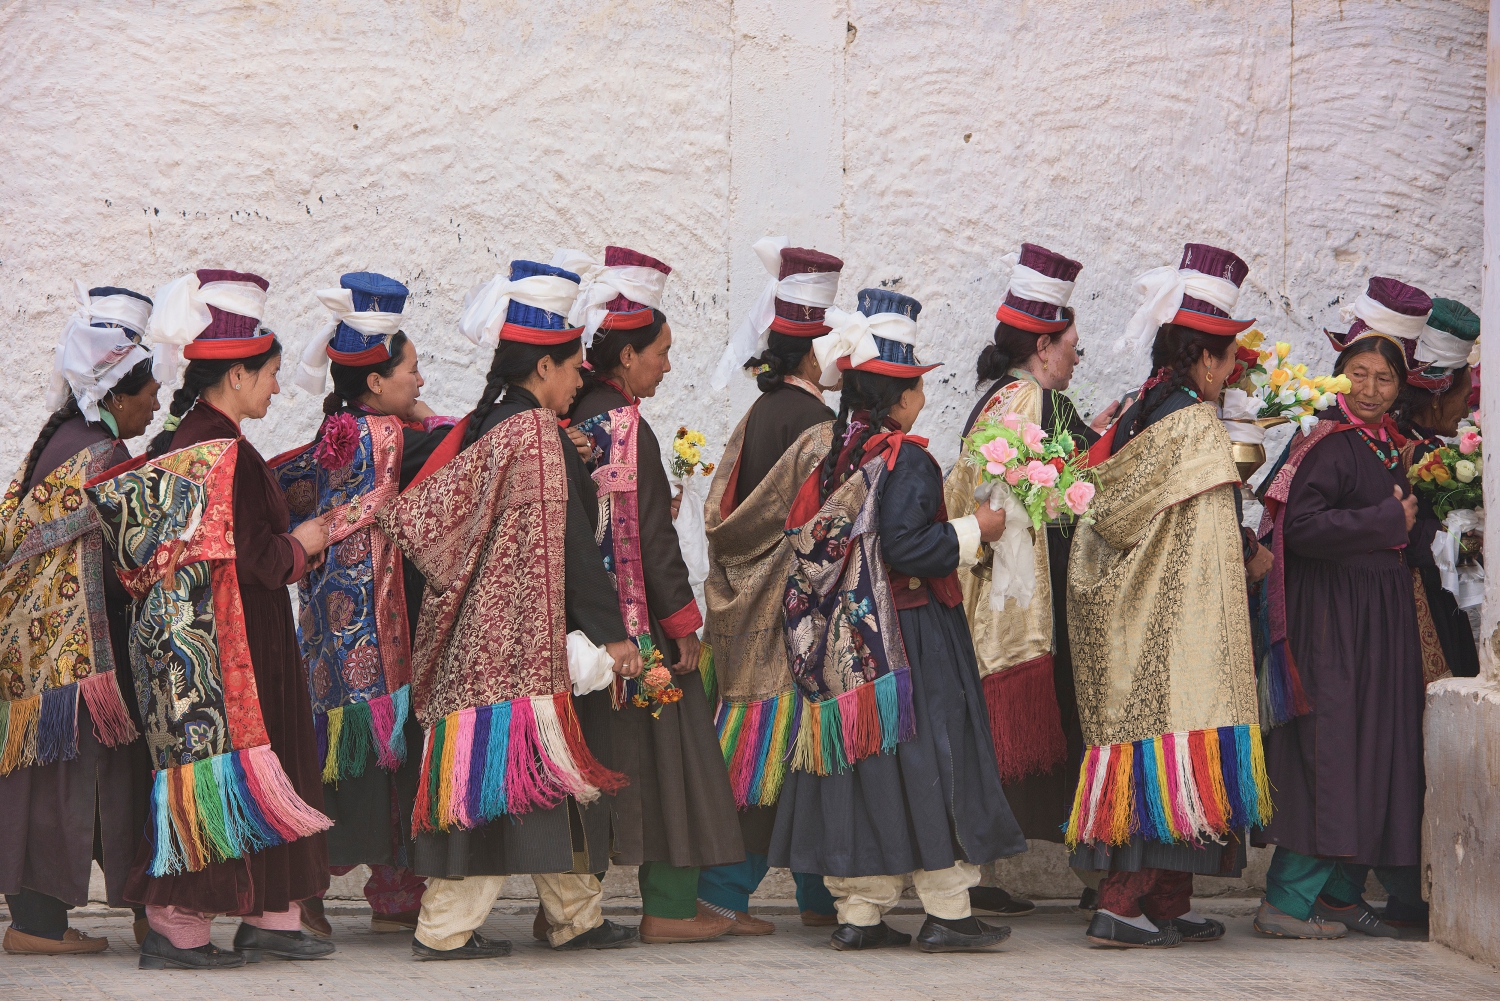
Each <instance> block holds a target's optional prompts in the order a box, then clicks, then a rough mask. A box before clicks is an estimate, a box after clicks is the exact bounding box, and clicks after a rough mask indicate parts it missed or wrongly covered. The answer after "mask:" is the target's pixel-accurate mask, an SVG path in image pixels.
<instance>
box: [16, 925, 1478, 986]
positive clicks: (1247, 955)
mask: <svg viewBox="0 0 1500 1001" xmlns="http://www.w3.org/2000/svg"><path fill="white" fill-rule="evenodd" d="M1239 910H1241V911H1243V910H1244V909H1243V908H1239ZM1221 916H1224V917H1225V919H1226V920H1227V921H1228V923H1229V929H1230V931H1229V936H1228V937H1227V938H1226V939H1225V940H1224V941H1222V942H1220V943H1217V944H1212V945H1198V946H1182V947H1179V948H1177V949H1173V950H1169V951H1163V952H1144V951H1115V950H1102V949H1091V948H1088V947H1087V945H1086V943H1085V941H1084V937H1083V930H1084V921H1083V918H1082V917H1081V916H1080V915H1079V914H1077V913H1075V912H1068V911H1063V910H1053V911H1051V912H1049V913H1039V914H1036V915H1033V916H1029V917H1025V918H1016V919H1013V920H1012V922H1011V927H1012V928H1013V929H1014V934H1013V935H1012V936H1011V939H1010V941H1009V942H1007V943H1006V944H1005V945H1004V946H1003V947H1002V948H1001V950H1000V951H999V952H997V953H994V954H989V955H977V956H976V955H959V956H924V955H922V954H920V953H918V952H917V951H916V949H915V948H907V949H886V950H880V951H877V952H871V953H853V954H851V953H839V952H834V951H833V950H832V949H830V948H828V945H827V939H828V932H827V930H826V929H812V928H804V927H803V926H802V924H801V922H800V921H799V920H798V918H796V917H795V916H793V915H786V916H778V917H775V918H774V920H775V922H776V926H777V933H776V934H775V935H773V936H770V937H768V938H761V939H722V940H720V941H718V942H710V943H704V944H700V945H679V946H642V945H637V946H634V947H631V948H627V949H620V950H616V951H613V952H601V953H586V954H581V955H579V954H572V953H563V954H554V953H552V952H551V951H550V950H548V949H547V948H545V947H544V946H542V945H541V944H539V943H536V942H534V941H533V940H532V938H531V913H529V912H528V913H521V914H504V913H501V912H500V911H498V910H497V911H496V912H494V913H493V914H492V915H491V916H490V920H489V922H488V923H487V924H486V925H485V927H484V931H485V933H486V934H495V935H500V936H503V937H505V938H509V939H511V940H512V941H513V942H514V943H515V951H514V953H513V954H512V955H511V956H510V958H508V959H499V960H477V961H471V962H462V963H418V962H414V961H413V960H412V958H411V952H410V945H409V943H410V936H409V935H405V934H400V935H391V934H383V935H376V934H372V933H371V932H370V931H369V927H368V917H367V915H363V914H341V915H333V916H331V921H332V923H333V925H334V934H335V938H336V940H337V942H338V945H339V951H338V953H336V954H335V955H334V956H333V957H332V958H330V959H328V960H324V961H321V962H306V963H288V962H282V961H278V960H267V961H266V962H265V963H263V964H260V965H257V966H247V967H244V968H242V969H239V970H230V971H226V972H223V973H219V974H213V975H204V974H197V973H185V972H170V971H169V972H160V973H158V972H147V971H141V970H137V969H136V949H135V945H134V940H133V939H132V937H131V934H130V922H129V918H128V917H80V918H78V919H77V921H76V922H75V923H76V924H77V925H78V927H80V928H82V929H83V930H85V931H87V932H88V933H90V934H93V935H99V934H104V935H108V936H109V937H110V950H109V951H108V952H106V953H103V954H100V955H97V956H83V957H77V958H74V959H69V960H56V959H49V958H42V957H33V956H6V955H0V997H3V998H5V999H7V1001H8V999H12V998H14V999H17V1001H20V999H25V1001H44V999H52V998H67V999H93V998H132V999H133V998H145V999H171V998H187V997H191V998H195V999H201V1001H214V999H218V998H226V999H236V1001H239V999H259V998H309V999H326V998H359V999H370V998H422V999H427V998H437V997H440V996H442V997H467V998H482V997H496V998H504V999H505V1001H522V999H532V998H587V999H605V998H621V999H635V1001H640V999H650V998H692V999H695V1001H710V999H712V1001H718V999H737V998H804V997H805V998H809V999H814V1001H822V999H831V998H857V999H860V1001H876V999H883V998H942V999H944V1001H953V999H957V998H970V997H973V998H984V997H1002V998H1006V999H1012V998H1017V999H1019V998H1046V999H1048V1001H1067V999H1073V998H1077V999H1080V1001H1112V999H1116V998H1120V999H1125V998H1129V999H1147V998H1149V999H1153V1001H1154V999H1165V998H1171V999H1198V998H1201V999H1205V1001H1227V999H1233V998H1259V999H1273V998H1274V999H1278V1001H1279V999H1294V998H1318V999H1319V1001H1327V999H1331V998H1338V999H1364V998H1370V999H1377V998H1378V999H1379V1001H1403V999H1408V998H1410V999H1417V998H1443V999H1465V1001H1478V999H1482V998H1496V999H1500V977H1497V975H1496V973H1495V971H1494V970H1492V969H1491V968H1489V967H1487V966H1482V965H1480V964H1478V963H1475V962H1472V961H1470V960H1468V959H1464V958H1462V957H1460V956H1458V955H1456V954H1454V953H1452V952H1450V951H1448V950H1446V949H1444V948H1443V947H1441V946H1438V945H1431V944H1428V943H1425V942H1392V941H1389V940H1383V939H1368V938H1363V937H1361V936H1350V937H1349V938H1348V939H1346V940H1344V941H1341V942H1335V943H1313V942H1277V941H1270V940H1266V939H1261V938H1258V937H1255V936H1254V935H1253V933H1252V932H1251V930H1250V918H1249V916H1248V915H1247V914H1244V913H1240V914H1238V915H1236V916H1228V915H1222V914H1221ZM617 920H621V921H625V922H630V923H634V921H635V919H634V918H632V917H623V916H622V917H620V918H618V919H617ZM890 920H891V923H892V924H893V925H895V926H896V927H897V928H900V929H901V930H903V931H907V932H912V933H915V932H916V931H917V929H918V928H919V927H920V925H921V921H922V918H921V915H920V914H900V915H894V916H892V918H891V919H890ZM234 928H235V922H234V921H232V920H226V919H220V920H219V921H218V922H216V923H215V927H214V940H215V941H216V942H218V943H219V944H220V945H223V946H227V945H229V943H230V941H231V940H232V938H233V935H234Z"/></svg>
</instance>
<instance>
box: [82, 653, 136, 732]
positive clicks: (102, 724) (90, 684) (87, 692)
mask: <svg viewBox="0 0 1500 1001" xmlns="http://www.w3.org/2000/svg"><path fill="white" fill-rule="evenodd" d="M78 690H79V692H80V693H82V695H83V700H84V701H85V702H87V703H88V707H89V715H90V716H91V717H93V720H94V736H95V737H98V738H99V743H101V744H103V745H104V746H105V747H119V746H122V745H124V744H128V743H130V742H131V741H132V740H134V739H135V738H136V737H139V736H140V733H139V732H138V731H137V730H136V728H135V723H133V722H132V721H131V719H130V712H129V711H128V710H127V709H126V708H125V700H124V699H122V698H121V697H120V689H119V688H118V687H116V686H115V673H114V672H113V671H104V672H102V673H100V674H91V675H89V676H88V677H87V678H84V679H83V680H82V681H80V682H79V683H78Z"/></svg>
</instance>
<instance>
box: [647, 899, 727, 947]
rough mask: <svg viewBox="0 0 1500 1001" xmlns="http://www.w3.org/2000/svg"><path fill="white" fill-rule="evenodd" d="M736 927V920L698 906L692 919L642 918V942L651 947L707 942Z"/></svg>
mask: <svg viewBox="0 0 1500 1001" xmlns="http://www.w3.org/2000/svg"><path fill="white" fill-rule="evenodd" d="M733 927H734V920H733V919H732V918H726V917H724V916H723V915H720V914H715V913H713V912H712V911H708V910H704V908H703V905H702V904H699V905H698V913H697V914H695V915H694V916H693V917H691V918H658V917H654V916H652V915H650V914H643V915H642V916H641V941H642V942H646V943H648V944H650V945H675V944H677V943H679V942H707V941H709V940H710V939H715V938H718V937H719V936H720V935H723V934H724V933H725V932H727V931H729V929H731V928H733Z"/></svg>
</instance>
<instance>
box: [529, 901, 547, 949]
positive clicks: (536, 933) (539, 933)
mask: <svg viewBox="0 0 1500 1001" xmlns="http://www.w3.org/2000/svg"><path fill="white" fill-rule="evenodd" d="M551 930H552V922H551V921H548V920H547V912H546V911H544V910H542V905H541V904H537V905H536V920H534V921H532V922H531V937H532V938H534V939H536V940H537V941H538V942H551V941H552V940H551V939H549V938H548V937H547V933H548V932H549V931H551Z"/></svg>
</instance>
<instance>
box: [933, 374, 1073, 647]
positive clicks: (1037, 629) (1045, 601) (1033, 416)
mask: <svg viewBox="0 0 1500 1001" xmlns="http://www.w3.org/2000/svg"><path fill="white" fill-rule="evenodd" d="M1011 412H1015V413H1018V414H1020V415H1021V416H1023V417H1025V418H1026V419H1027V420H1028V421H1031V422H1032V423H1034V424H1040V423H1041V422H1042V393H1041V389H1040V387H1039V386H1038V385H1037V384H1036V383H1034V382H1031V381H1030V380H1027V379H1018V380H1016V381H1015V382H1012V383H1011V384H1010V385H1008V386H1005V387H1004V388H1002V389H1001V390H1000V391H999V392H998V393H996V394H995V395H994V396H993V397H992V398H991V399H990V402H989V403H987V404H986V405H985V408H984V410H982V411H981V412H980V415H979V418H976V423H977V421H978V420H979V419H982V418H985V417H991V416H997V415H1003V414H1007V413H1011ZM979 481H980V467H979V464H978V463H977V462H975V461H974V460H973V459H972V458H970V457H968V456H967V455H964V456H961V457H960V458H959V460H958V462H957V463H955V464H954V466H953V471H952V472H950V473H949V474H948V479H947V480H946V481H945V482H944V484H943V498H944V500H945V501H946V502H947V505H948V518H949V520H950V521H951V520H953V519H955V518H962V517H964V516H965V515H970V514H973V513H974V508H975V503H974V488H975V487H976V486H978V485H979ZM1032 536H1033V546H1032V550H1033V552H1034V553H1035V556H1036V591H1035V592H1034V593H1033V594H1032V596H1031V604H1030V605H1028V606H1027V607H1026V608H1021V607H1020V606H1019V605H1017V604H1016V600H1015V599H1014V598H1008V599H1006V602H1005V610H1004V611H1001V612H996V611H994V610H992V609H991V608H990V580H989V578H988V576H985V577H980V576H979V575H978V574H976V573H975V572H974V571H976V570H979V569H981V566H982V565H980V564H976V565H975V566H973V567H970V568H969V569H967V570H964V571H962V572H960V573H959V575H958V582H959V585H960V586H961V587H962V588H963V592H964V613H965V614H966V615H967V616H968V619H969V631H970V632H971V633H972V634H973V636H974V653H975V655H976V656H977V657H978V658H979V676H980V677H986V676H988V675H991V674H994V673H995V672H997V671H1003V670H1005V669H1006V668H1008V667H1014V666H1015V665H1017V664H1023V663H1026V662H1027V661H1031V660H1035V659H1037V658H1038V657H1045V656H1047V655H1048V654H1050V653H1052V578H1051V571H1050V569H1049V566H1048V563H1047V532H1046V529H1045V528H1044V529H1043V530H1042V531H1040V532H1033V533H1032Z"/></svg>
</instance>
